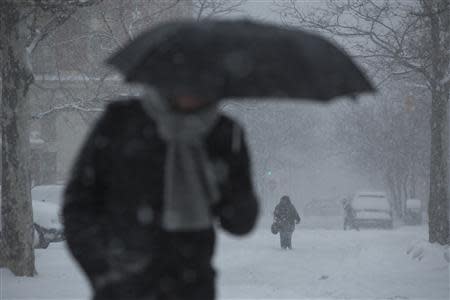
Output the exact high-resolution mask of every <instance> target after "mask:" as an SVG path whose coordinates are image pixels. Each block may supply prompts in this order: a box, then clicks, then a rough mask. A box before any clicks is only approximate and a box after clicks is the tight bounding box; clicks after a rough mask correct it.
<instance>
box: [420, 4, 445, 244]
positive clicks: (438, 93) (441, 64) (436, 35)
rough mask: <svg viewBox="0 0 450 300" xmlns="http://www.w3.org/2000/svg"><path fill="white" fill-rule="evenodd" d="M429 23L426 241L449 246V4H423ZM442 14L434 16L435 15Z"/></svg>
mask: <svg viewBox="0 0 450 300" xmlns="http://www.w3.org/2000/svg"><path fill="white" fill-rule="evenodd" d="M423 7H424V11H425V13H426V14H427V15H428V16H429V19H430V24H431V26H430V36H431V55H432V81H431V82H430V83H431V97H432V103H431V162H430V201H429V203H428V219H429V223H428V226H429V229H428V230H429V241H430V242H431V243H434V242H437V243H439V244H442V245H446V244H449V243H450V232H449V215H448V208H449V207H448V201H449V195H448V187H447V185H448V184H449V181H448V180H449V177H448V165H447V155H448V134H449V132H448V119H447V118H448V101H449V92H450V90H449V86H448V84H446V83H445V82H444V78H445V76H446V74H447V72H448V70H447V69H448V67H449V60H450V55H449V53H447V52H448V51H449V50H450V47H449V45H448V44H449V43H450V38H449V32H448V30H450V11H449V10H450V1H449V0H441V1H436V2H434V1H429V0H427V1H423ZM440 10H442V12H440V13H438V11H440Z"/></svg>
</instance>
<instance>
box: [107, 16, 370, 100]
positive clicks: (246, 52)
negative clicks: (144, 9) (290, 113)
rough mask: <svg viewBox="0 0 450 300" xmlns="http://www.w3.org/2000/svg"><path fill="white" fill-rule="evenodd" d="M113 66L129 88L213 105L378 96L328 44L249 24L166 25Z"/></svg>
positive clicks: (297, 32) (301, 34) (303, 34)
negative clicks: (180, 95) (141, 86)
mask: <svg viewBox="0 0 450 300" xmlns="http://www.w3.org/2000/svg"><path fill="white" fill-rule="evenodd" d="M107 63H108V64H110V65H112V66H113V67H115V68H117V69H118V70H119V71H120V72H121V73H122V74H124V76H125V79H126V81H128V82H137V83H145V84H149V85H152V86H155V87H157V88H159V89H162V90H163V91H175V92H181V93H194V94H198V95H202V96H207V97H212V98H213V99H221V98H240V97H243V98H248V97H277V98H280V97H281V98H309V99H318V100H329V99H331V98H334V97H338V96H346V95H348V96H354V95H356V94H358V93H361V92H370V91H373V90H374V88H373V87H372V85H371V84H370V82H369V81H368V79H367V78H366V76H365V75H364V73H363V72H362V71H361V70H360V69H359V68H358V67H357V66H356V65H355V64H354V63H353V61H352V60H351V59H350V57H349V56H348V55H347V54H345V52H344V51H343V50H341V49H339V48H338V47H336V46H334V45H333V44H332V43H331V42H329V41H327V40H325V39H324V38H322V37H320V36H318V35H316V34H311V33H307V32H304V31H302V30H299V29H293V28H291V29H287V28H283V27H279V26H276V25H270V24H265V23H257V22H252V21H248V20H238V21H236V20H234V21H233V20H229V21H226V20H220V21H219V20H215V21H202V22H194V21H192V22H190V21H177V22H171V23H166V24H162V25H159V26H156V27H155V28H153V29H151V30H149V31H146V32H144V33H142V34H141V35H140V36H138V37H137V38H136V39H135V40H133V41H132V42H131V43H129V44H128V45H126V46H125V47H124V48H123V49H121V50H119V51H118V52H117V53H115V54H114V55H112V56H111V57H110V58H109V59H108V60H107Z"/></svg>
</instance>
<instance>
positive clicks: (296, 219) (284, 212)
mask: <svg viewBox="0 0 450 300" xmlns="http://www.w3.org/2000/svg"><path fill="white" fill-rule="evenodd" d="M273 218H274V224H277V227H278V231H279V233H280V246H281V249H284V250H286V249H287V248H289V249H292V234H293V233H294V230H295V225H296V224H299V223H300V220H301V219H300V216H299V215H298V212H297V210H296V209H295V207H294V205H293V204H292V202H291V199H290V198H289V196H286V195H285V196H283V197H281V199H280V203H278V204H277V206H275V210H274V212H273Z"/></svg>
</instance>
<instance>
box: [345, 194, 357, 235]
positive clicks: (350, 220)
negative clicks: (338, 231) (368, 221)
mask: <svg viewBox="0 0 450 300" xmlns="http://www.w3.org/2000/svg"><path fill="white" fill-rule="evenodd" d="M342 205H343V206H344V230H347V229H356V230H359V227H358V226H357V224H356V222H355V211H354V209H353V207H352V203H351V201H350V200H349V199H347V198H346V199H344V200H343V201H342Z"/></svg>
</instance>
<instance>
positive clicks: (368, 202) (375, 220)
mask: <svg viewBox="0 0 450 300" xmlns="http://www.w3.org/2000/svg"><path fill="white" fill-rule="evenodd" d="M351 206H352V209H353V211H354V222H355V225H356V226H358V227H376V228H386V229H392V228H393V227H394V220H393V217H392V207H391V204H390V203H389V200H388V198H387V196H386V193H383V192H359V193H357V194H356V195H355V197H354V198H353V199H352V202H351Z"/></svg>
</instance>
